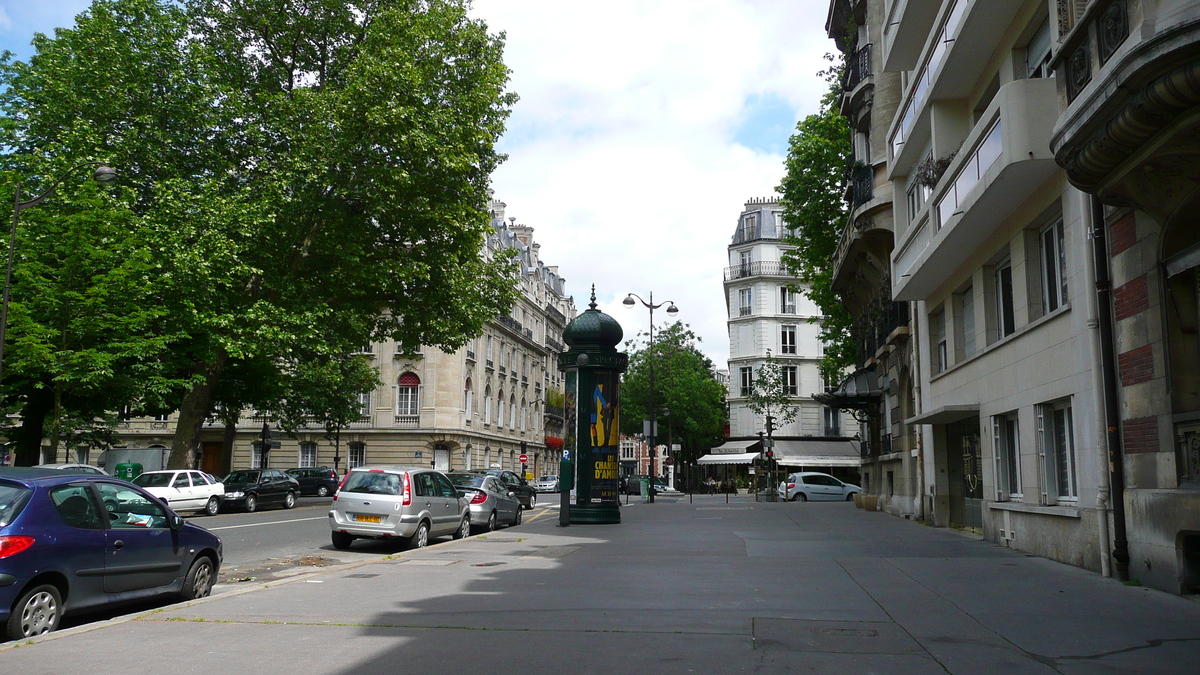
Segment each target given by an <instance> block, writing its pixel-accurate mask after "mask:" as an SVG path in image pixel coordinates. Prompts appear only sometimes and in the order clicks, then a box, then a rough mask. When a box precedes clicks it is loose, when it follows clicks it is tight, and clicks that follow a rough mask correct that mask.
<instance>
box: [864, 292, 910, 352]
mask: <svg viewBox="0 0 1200 675" xmlns="http://www.w3.org/2000/svg"><path fill="white" fill-rule="evenodd" d="M908 321H909V314H908V303H907V302H894V301H891V300H882V299H881V301H880V302H879V303H876V304H875V305H874V306H873V308H872V309H869V310H868V311H866V312H864V313H863V314H862V315H861V316H860V317H859V319H858V321H857V322H855V326H854V336H855V338H856V340H857V342H858V365H859V366H860V367H861V366H863V365H865V364H866V362H867V360H869V359H871V358H874V356H875V353H876V352H877V351H879V347H880V346H881V345H884V344H887V339H888V336H890V335H891V334H892V332H893V331H895V330H896V329H897V328H900V327H901V326H907V325H908Z"/></svg>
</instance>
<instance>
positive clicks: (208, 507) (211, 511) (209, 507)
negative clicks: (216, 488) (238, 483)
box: [204, 497, 221, 516]
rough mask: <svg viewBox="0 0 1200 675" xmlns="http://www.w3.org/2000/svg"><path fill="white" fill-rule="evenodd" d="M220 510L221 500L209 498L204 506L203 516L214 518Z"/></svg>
mask: <svg viewBox="0 0 1200 675" xmlns="http://www.w3.org/2000/svg"><path fill="white" fill-rule="evenodd" d="M220 510H221V500H219V499H217V498H216V497H209V498H208V503H207V504H205V505H204V515H206V516H215V515H217V512H218V511H220Z"/></svg>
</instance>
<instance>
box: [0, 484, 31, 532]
mask: <svg viewBox="0 0 1200 675" xmlns="http://www.w3.org/2000/svg"><path fill="white" fill-rule="evenodd" d="M31 494H33V491H32V490H30V489H29V488H27V487H25V486H24V485H14V484H12V483H0V527H4V526H5V525H8V524H9V523H11V522H12V520H13V518H15V517H16V516H17V514H18V513H20V512H21V509H22V508H23V507H24V506H25V503H26V502H27V501H29V495H31Z"/></svg>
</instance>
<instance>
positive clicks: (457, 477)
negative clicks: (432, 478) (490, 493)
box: [448, 473, 487, 487]
mask: <svg viewBox="0 0 1200 675" xmlns="http://www.w3.org/2000/svg"><path fill="white" fill-rule="evenodd" d="M448 477H449V478H450V482H451V483H454V485H455V486H457V487H483V481H485V480H487V476H476V475H472V474H469V473H452V474H449V476H448Z"/></svg>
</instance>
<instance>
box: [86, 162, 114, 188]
mask: <svg viewBox="0 0 1200 675" xmlns="http://www.w3.org/2000/svg"><path fill="white" fill-rule="evenodd" d="M92 179H93V180H95V181H96V182H97V183H99V184H101V185H108V184H109V183H112V182H114V181H116V180H117V170H116V169H114V168H112V167H111V166H105V165H103V164H101V165H100V166H98V167H96V172H95V173H94V174H92Z"/></svg>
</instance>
